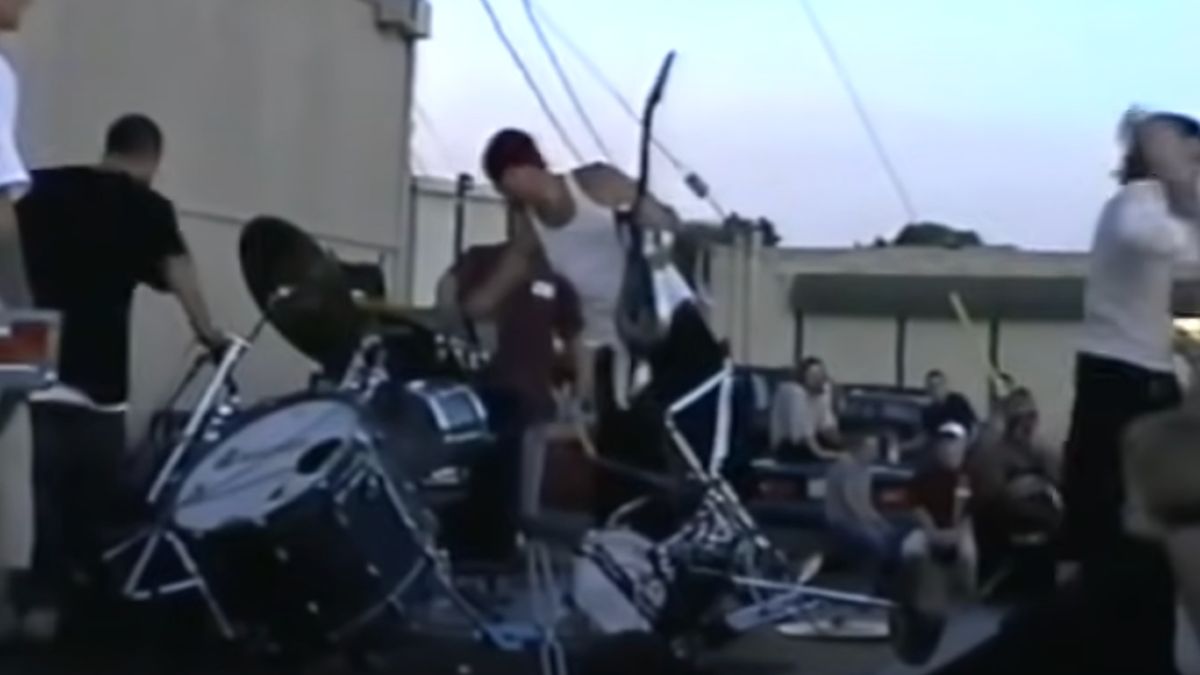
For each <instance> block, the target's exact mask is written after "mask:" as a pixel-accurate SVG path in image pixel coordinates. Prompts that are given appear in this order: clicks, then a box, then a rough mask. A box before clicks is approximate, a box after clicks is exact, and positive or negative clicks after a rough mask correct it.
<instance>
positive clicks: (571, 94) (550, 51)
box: [522, 0, 613, 163]
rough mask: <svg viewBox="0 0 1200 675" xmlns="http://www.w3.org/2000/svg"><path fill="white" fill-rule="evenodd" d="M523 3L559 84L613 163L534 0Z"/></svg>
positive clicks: (598, 146) (589, 131)
mask: <svg viewBox="0 0 1200 675" xmlns="http://www.w3.org/2000/svg"><path fill="white" fill-rule="evenodd" d="M522 4H523V5H524V7H525V17H526V18H528V19H529V25H530V26H532V27H533V32H534V34H535V35H537V39H538V43H539V44H541V46H542V52H544V53H545V54H546V58H548V59H549V60H550V65H552V66H553V67H554V74H555V75H557V76H558V82H559V84H561V85H562V88H563V90H565V91H566V92H567V98H569V99H570V100H571V105H572V106H573V107H574V108H575V113H576V114H577V115H579V119H580V120H581V121H582V122H583V126H584V127H585V128H586V129H587V130H588V134H589V135H590V136H591V137H592V141H593V142H594V143H595V144H596V147H597V148H599V149H600V154H602V155H604V158H605V159H607V160H608V161H609V162H610V163H611V162H612V161H613V160H612V157H613V156H612V152H611V151H609V149H608V146H607V145H606V144H605V143H604V138H603V137H602V136H601V135H600V132H599V131H598V130H597V129H596V125H595V124H594V123H592V118H591V116H590V115H588V114H587V111H586V110H584V108H583V102H582V101H580V100H579V94H578V93H577V92H576V91H575V87H574V86H573V85H572V84H571V79H570V78H569V77H567V72H566V70H564V69H563V66H562V62H561V61H560V60H559V58H558V52H556V51H554V47H553V45H551V44H550V41H549V40H547V39H546V32H545V31H544V30H542V24H541V22H540V21H538V18H537V14H536V13H535V12H534V9H533V0H524V1H523V2H522Z"/></svg>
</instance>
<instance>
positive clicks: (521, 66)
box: [480, 0, 583, 164]
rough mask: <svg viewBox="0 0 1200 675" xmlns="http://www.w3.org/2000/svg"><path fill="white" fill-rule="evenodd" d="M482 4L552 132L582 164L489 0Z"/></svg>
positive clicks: (573, 145) (581, 157)
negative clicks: (551, 127)
mask: <svg viewBox="0 0 1200 675" xmlns="http://www.w3.org/2000/svg"><path fill="white" fill-rule="evenodd" d="M480 2H481V3H483V9H484V11H486V12H487V15H488V19H490V20H491V22H492V30H493V32H495V33H496V37H498V38H500V42H502V43H504V48H505V49H507V50H508V55H509V56H511V57H512V60H513V63H515V64H516V66H517V69H518V70H520V71H521V75H522V76H523V77H524V78H525V84H526V85H528V86H529V89H530V90H531V91H532V92H533V95H534V96H535V97H536V98H537V102H538V105H539V106H541V108H542V112H543V113H545V114H546V118H547V119H549V120H550V124H551V125H553V126H554V130H555V131H557V132H558V136H559V138H561V139H562V142H563V145H565V146H567V150H569V151H570V152H571V154H572V155H574V157H575V161H577V162H579V163H580V164H582V163H583V155H582V154H580V152H579V148H577V147H575V144H574V143H573V142H572V141H571V137H570V136H569V135H568V134H567V130H566V128H564V127H563V125H562V122H560V121H559V119H558V116H556V115H555V114H554V110H553V109H552V108H551V107H550V102H549V101H547V100H546V97H545V95H543V94H542V90H541V88H540V87H538V84H537V80H535V79H534V78H533V73H531V72H529V68H528V67H527V66H526V65H525V60H524V59H522V58H521V54H520V53H519V52H518V51H517V48H516V47H515V46H514V45H513V43H512V41H511V40H510V39H509V38H508V33H506V32H505V31H504V25H503V24H501V23H500V17H498V16H496V10H495V8H494V7H492V3H491V0H480Z"/></svg>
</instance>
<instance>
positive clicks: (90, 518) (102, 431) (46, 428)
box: [27, 403, 125, 604]
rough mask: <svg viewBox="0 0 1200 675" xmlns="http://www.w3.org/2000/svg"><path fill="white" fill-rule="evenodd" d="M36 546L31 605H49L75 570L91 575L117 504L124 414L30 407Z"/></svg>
mask: <svg viewBox="0 0 1200 675" xmlns="http://www.w3.org/2000/svg"><path fill="white" fill-rule="evenodd" d="M31 409H32V413H33V441H34V499H35V510H36V517H37V543H36V547H35V550H34V569H33V575H32V577H31V579H30V583H29V585H28V591H27V593H28V595H29V602H32V603H38V604H42V603H54V602H57V600H58V597H59V595H60V594H61V593H62V591H63V590H64V589H65V588H66V586H67V584H68V583H69V579H70V574H71V571H72V570H73V569H78V568H84V569H89V568H95V567H96V565H97V564H98V562H99V559H100V555H101V553H102V547H103V545H104V542H103V540H102V527H103V525H104V524H105V523H106V518H108V517H109V516H110V515H111V514H112V512H113V510H114V507H115V505H116V503H117V500H118V499H119V494H120V488H121V482H120V474H121V467H122V460H123V458H124V456H125V415H124V414H122V413H102V412H96V411H93V410H89V409H87V408H83V407H79V406H72V405H64V404H60V403H34V404H33V405H32V406H31Z"/></svg>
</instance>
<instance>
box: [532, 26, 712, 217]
mask: <svg viewBox="0 0 1200 675" xmlns="http://www.w3.org/2000/svg"><path fill="white" fill-rule="evenodd" d="M534 9H535V10H536V12H537V13H538V14H539V15H540V16H541V20H542V22H543V23H545V25H546V27H547V28H549V29H550V32H551V33H553V34H554V37H555V38H557V39H558V40H559V41H560V42H562V43H563V44H564V45H565V46H566V47H567V50H568V51H570V52H571V55H572V56H574V57H575V60H577V61H579V63H580V64H582V65H583V67H584V68H585V69H587V71H588V73H589V74H590V75H591V76H592V78H594V79H595V80H596V82H598V83H599V84H600V86H602V87H603V88H604V89H605V90H606V91H607V92H608V94H609V95H610V96H612V97H613V99H614V100H615V101H616V102H617V105H619V106H620V107H621V109H622V110H624V111H625V114H626V115H628V116H629V118H630V119H632V120H633V121H634V122H637V123H640V122H641V116H640V115H639V114H638V112H637V111H636V110H635V109H634V107H633V105H632V104H631V103H630V102H629V99H627V98H625V95H624V94H622V93H621V90H620V89H618V88H617V86H616V85H615V84H614V83H613V81H612V80H610V79H609V78H608V76H607V75H605V74H604V71H603V70H601V69H600V66H598V65H596V62H595V61H593V60H592V59H591V58H590V57H589V56H588V55H587V54H586V53H585V52H584V51H583V49H582V48H581V47H580V46H579V45H578V44H576V43H575V41H574V40H572V39H571V37H570V36H569V35H567V32H566V31H565V30H563V29H562V28H561V27H560V26H559V25H558V23H557V22H555V20H554V18H553V17H551V16H550V14H549V12H547V11H546V8H545V7H542V6H541V4H540V3H538V4H535V5H534ZM650 142H651V143H652V144H653V145H654V148H655V149H656V150H658V152H659V153H661V154H662V156H663V157H665V158H666V159H667V161H668V162H670V163H671V165H672V166H673V167H674V168H675V171H676V172H678V173H679V176H680V177H681V178H683V181H684V183H685V184H686V185H687V186H688V189H689V190H691V192H692V194H694V195H695V196H696V197H697V198H698V199H700V200H701V201H704V202H706V203H707V204H708V205H709V207H710V208H712V210H713V212H714V213H716V214H717V217H718V218H719V219H721V220H722V221H724V220H725V217H726V212H725V209H724V208H722V207H721V204H720V203H719V202H717V199H716V197H714V196H712V195H711V194H710V193H709V189H708V185H706V184H705V183H704V180H703V179H702V178H700V176H699V175H698V174H697V173H696V172H695V171H693V170H692V169H691V168H689V167H688V166H687V164H685V163H684V162H683V160H681V159H680V158H679V157H678V156H677V155H676V154H675V153H673V152H671V149H670V148H668V147H667V146H666V144H665V143H663V142H662V141H660V140H659V139H658V138H657V137H655V136H653V135H651V137H650Z"/></svg>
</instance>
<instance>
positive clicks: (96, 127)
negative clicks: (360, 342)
mask: <svg viewBox="0 0 1200 675" xmlns="http://www.w3.org/2000/svg"><path fill="white" fill-rule="evenodd" d="M13 46H14V47H15V54H14V61H15V62H16V64H17V68H18V70H19V71H20V72H21V74H22V79H23V84H24V101H23V106H22V111H21V113H22V122H23V123H22V127H21V128H22V134H21V135H22V145H23V147H24V150H25V153H26V155H27V156H28V158H29V161H30V163H31V164H33V165H35V166H36V165H46V164H57V163H78V162H91V161H93V160H94V159H95V158H96V156H97V154H98V152H99V146H100V144H101V140H102V134H103V131H104V129H105V127H106V126H107V124H108V123H109V122H110V121H111V120H112V119H113V118H114V117H115V116H117V115H119V114H122V113H125V112H130V111H137V112H144V113H147V114H150V115H151V116H153V117H155V118H156V119H157V120H158V121H159V122H160V123H161V124H162V125H163V128H164V131H165V133H166V136H167V147H166V157H165V163H164V166H163V175H162V179H161V181H160V188H161V190H162V191H163V192H164V194H166V195H167V196H169V197H171V198H172V199H174V200H175V202H176V204H177V206H178V207H179V208H180V211H181V216H182V225H183V229H184V234H185V236H186V238H187V239H188V241H189V243H190V245H191V246H192V248H193V251H194V252H195V254H196V259H197V265H198V268H199V271H200V276H201V278H202V282H203V284H204V286H205V289H206V291H207V293H208V295H209V298H210V300H211V304H212V305H213V309H214V313H215V315H216V317H217V319H218V320H219V321H220V322H221V323H222V325H224V326H226V327H228V328H229V329H232V330H236V331H244V330H247V329H248V327H249V325H250V324H251V323H252V319H253V317H254V316H255V311H254V310H253V309H252V308H251V305H250V301H249V297H248V294H247V292H246V290H245V287H244V284H243V283H242V280H241V272H240V269H239V265H238V262H237V253H236V251H237V248H236V244H237V236H238V224H239V223H241V222H244V221H245V220H246V219H247V218H249V217H250V216H252V215H255V214H259V213H272V214H276V215H280V216H283V217H285V218H288V219H290V220H293V221H294V222H296V223H297V224H298V225H300V226H301V227H303V228H305V229H307V230H308V231H310V232H313V233H315V234H317V235H318V236H319V237H320V238H322V239H323V240H324V242H325V243H326V244H329V245H336V246H338V247H339V248H341V249H344V250H347V251H349V252H350V253H352V254H353V257H355V258H358V259H367V260H374V259H377V258H379V257H380V255H383V257H384V258H385V260H386V262H387V264H388V266H389V272H390V275H389V276H390V277H391V279H392V280H393V282H396V281H398V280H407V279H408V274H407V270H406V269H405V266H406V264H407V256H402V255H399V252H400V251H401V249H402V248H403V247H404V246H405V245H406V244H407V240H408V233H407V231H406V230H407V223H408V211H409V209H408V203H407V200H408V194H409V190H408V183H409V176H408V169H407V165H408V138H409V128H408V125H409V123H408V118H409V115H408V111H409V108H410V100H409V98H410V90H411V69H412V59H411V45H409V44H407V43H405V42H403V41H401V40H400V39H398V38H396V37H394V36H392V35H385V34H382V33H380V32H379V31H378V30H377V28H376V25H375V18H374V8H373V6H372V5H371V4H370V3H365V2H359V1H356V0H74V1H72V0H62V1H58V0H51V1H49V2H38V3H35V5H34V9H33V10H32V11H31V12H30V14H29V16H28V22H27V25H26V27H25V30H24V31H23V33H22V35H21V36H19V38H18V39H17V40H16V41H15V44H14V45H13ZM135 315H136V316H135V336H134V347H133V349H134V352H133V359H132V360H133V364H134V366H133V367H134V374H133V396H134V404H135V406H136V408H137V411H138V413H139V415H140V414H144V413H145V412H146V409H147V407H148V406H150V405H151V404H152V403H153V402H155V401H156V400H157V399H158V397H160V396H161V392H163V391H165V390H166V389H167V388H168V387H169V386H170V384H171V381H170V380H171V379H172V377H174V376H176V374H177V373H178V371H179V369H180V367H181V365H182V364H181V362H180V355H181V354H182V353H183V350H184V346H185V344H186V339H187V338H186V331H185V330H184V329H183V326H182V323H181V320H180V318H179V316H178V312H177V311H176V310H175V308H174V307H172V306H171V304H170V303H167V302H164V301H163V300H162V299H160V298H147V296H146V295H145V294H143V295H141V296H139V300H138V304H137V307H136V310H135ZM306 370H307V368H306V366H305V364H304V362H303V360H302V359H300V358H299V357H298V356H297V355H296V354H295V353H294V352H292V350H290V348H285V347H284V346H282V345H281V344H280V343H279V341H278V340H276V339H270V338H268V339H267V340H265V341H264V342H263V343H262V344H261V345H259V346H258V347H256V349H255V350H254V352H253V353H252V354H251V356H250V358H249V360H248V363H247V367H246V368H245V370H244V372H243V373H242V380H243V383H244V385H245V388H246V390H247V392H248V393H250V394H257V395H265V394H273V393H280V392H282V391H285V390H286V389H288V388H291V387H293V386H295V383H297V382H299V381H301V380H302V379H303V378H304V377H305V376H306V374H307V373H306ZM139 415H135V416H134V417H135V419H136V418H138V417H139ZM135 423H136V422H135Z"/></svg>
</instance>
